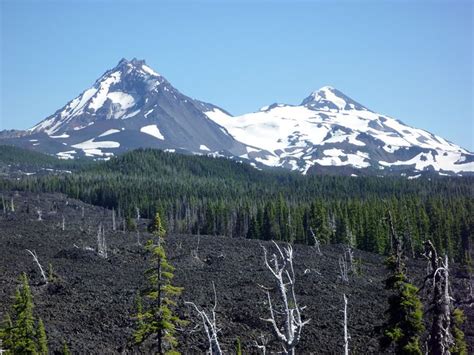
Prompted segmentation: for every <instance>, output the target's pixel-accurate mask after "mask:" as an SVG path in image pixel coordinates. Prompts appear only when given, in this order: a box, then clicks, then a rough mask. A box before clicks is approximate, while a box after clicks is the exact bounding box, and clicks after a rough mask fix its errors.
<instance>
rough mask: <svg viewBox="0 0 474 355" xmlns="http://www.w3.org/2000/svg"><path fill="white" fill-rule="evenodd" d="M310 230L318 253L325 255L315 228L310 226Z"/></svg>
mask: <svg viewBox="0 0 474 355" xmlns="http://www.w3.org/2000/svg"><path fill="white" fill-rule="evenodd" d="M309 231H310V232H311V236H312V237H313V240H314V248H315V249H316V253H318V255H323V253H321V243H320V242H319V239H318V238H317V237H316V234H315V233H314V231H313V228H311V227H309Z"/></svg>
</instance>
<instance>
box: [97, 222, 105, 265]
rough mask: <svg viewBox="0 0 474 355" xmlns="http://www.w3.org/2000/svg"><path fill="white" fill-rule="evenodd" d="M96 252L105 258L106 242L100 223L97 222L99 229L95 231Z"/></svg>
mask: <svg viewBox="0 0 474 355" xmlns="http://www.w3.org/2000/svg"><path fill="white" fill-rule="evenodd" d="M97 254H98V255H99V256H101V257H102V258H104V259H107V244H106V241H105V233H104V228H103V227H102V223H101V224H99V230H98V232H97Z"/></svg>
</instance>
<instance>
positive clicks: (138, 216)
mask: <svg viewBox="0 0 474 355" xmlns="http://www.w3.org/2000/svg"><path fill="white" fill-rule="evenodd" d="M135 210H136V212H137V218H136V225H137V244H138V245H142V243H141V241H140V228H139V224H140V217H141V216H140V209H139V208H138V207H135Z"/></svg>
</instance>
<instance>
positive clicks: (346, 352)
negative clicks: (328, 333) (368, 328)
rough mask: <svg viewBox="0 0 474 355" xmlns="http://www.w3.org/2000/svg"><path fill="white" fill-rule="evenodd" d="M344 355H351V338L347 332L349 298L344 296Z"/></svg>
mask: <svg viewBox="0 0 474 355" xmlns="http://www.w3.org/2000/svg"><path fill="white" fill-rule="evenodd" d="M343 296H344V355H349V339H350V338H351V337H350V335H349V332H348V331H347V297H346V295H345V294H344V295H343Z"/></svg>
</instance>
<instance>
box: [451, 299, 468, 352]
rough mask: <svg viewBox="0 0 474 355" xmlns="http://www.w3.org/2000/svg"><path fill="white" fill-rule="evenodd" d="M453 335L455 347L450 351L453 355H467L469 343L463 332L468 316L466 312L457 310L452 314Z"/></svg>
mask: <svg viewBox="0 0 474 355" xmlns="http://www.w3.org/2000/svg"><path fill="white" fill-rule="evenodd" d="M452 320H453V324H452V325H451V326H452V329H451V331H452V334H453V337H454V345H453V347H452V348H451V349H450V351H451V354H453V355H467V343H466V340H465V338H464V332H463V331H462V330H461V326H462V324H463V323H464V322H465V321H466V316H465V315H464V312H463V311H462V310H461V309H459V308H456V309H455V310H454V311H453V313H452Z"/></svg>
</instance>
